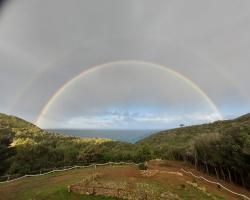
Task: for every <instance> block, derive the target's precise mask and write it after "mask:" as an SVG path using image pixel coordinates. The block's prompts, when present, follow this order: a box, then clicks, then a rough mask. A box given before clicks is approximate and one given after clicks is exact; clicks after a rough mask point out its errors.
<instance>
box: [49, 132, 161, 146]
mask: <svg viewBox="0 0 250 200" xmlns="http://www.w3.org/2000/svg"><path fill="white" fill-rule="evenodd" d="M48 131H50V132H55V133H61V134H65V135H71V136H79V137H89V138H92V137H95V138H109V139H112V140H117V141H124V142H129V143H135V142H137V141H138V140H141V139H143V138H145V137H147V136H149V135H151V134H153V133H157V132H159V131H160V130H155V129H154V130H151V129H150V130H148V129H147V130H141V129H140V130H124V129H122V130H114V129H111V130H107V129H103V130H101V129H97V130H93V129H91V130H86V129H49V130H48Z"/></svg>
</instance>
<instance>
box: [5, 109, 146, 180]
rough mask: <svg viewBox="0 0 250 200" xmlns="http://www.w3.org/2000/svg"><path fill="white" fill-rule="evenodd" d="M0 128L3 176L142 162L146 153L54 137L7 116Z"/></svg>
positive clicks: (105, 143) (106, 141)
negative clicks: (56, 169) (93, 165)
mask: <svg viewBox="0 0 250 200" xmlns="http://www.w3.org/2000/svg"><path fill="white" fill-rule="evenodd" d="M0 127H1V128H0V155H1V157H0V176H3V175H7V174H20V175H23V174H30V173H32V174H35V173H40V172H44V171H46V170H49V169H51V168H58V167H64V166H71V165H75V164H81V165H85V164H90V163H103V162H108V161H135V162H137V161H138V162H139V161H141V160H142V158H143V156H141V155H142V152H143V149H142V150H141V148H138V150H137V147H136V146H135V145H132V144H129V143H125V142H119V141H112V140H110V139H103V138H80V137H73V136H65V135H62V134H56V133H50V132H47V131H44V130H42V129H40V128H38V127H37V126H35V125H33V124H31V123H29V122H26V121H24V120H22V119H19V118H17V117H14V116H8V115H5V114H0ZM0 181H1V180H0Z"/></svg>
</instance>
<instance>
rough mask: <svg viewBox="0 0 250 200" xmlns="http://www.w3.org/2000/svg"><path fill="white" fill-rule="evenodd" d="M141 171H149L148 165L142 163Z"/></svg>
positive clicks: (140, 165)
mask: <svg viewBox="0 0 250 200" xmlns="http://www.w3.org/2000/svg"><path fill="white" fill-rule="evenodd" d="M138 168H139V170H147V169H148V165H147V164H146V163H140V164H139V165H138Z"/></svg>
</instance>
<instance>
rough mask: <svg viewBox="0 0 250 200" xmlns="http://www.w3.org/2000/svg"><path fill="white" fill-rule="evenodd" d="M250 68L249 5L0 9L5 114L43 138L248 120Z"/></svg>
mask: <svg viewBox="0 0 250 200" xmlns="http://www.w3.org/2000/svg"><path fill="white" fill-rule="evenodd" d="M102 65H103V67H100V66H102ZM249 65H250V1H249V0H237V1H235V0H220V1H218V0H209V1H208V0H207V1H200V0H190V1H186V0H126V1H124V0H103V1H100V0H70V1H66V0H53V1H52V0H43V1H39V0H22V1H17V0H16V1H15V0H12V1H6V2H5V3H4V4H3V5H2V7H1V9H0V91H1V98H0V112H2V113H7V114H12V115H17V116H19V117H22V118H24V119H26V120H29V121H32V122H34V123H37V124H38V125H39V126H41V127H43V128H55V127H56V128H115V129H117V128H122V129H127V128H132V129H133V128H136V129H137V128H138V129H141V128H157V129H158V128H161V129H162V128H171V127H176V126H178V125H179V124H180V123H184V124H187V125H189V124H196V123H203V122H210V121H214V120H218V119H221V118H225V119H227V118H232V117H236V116H239V115H241V114H245V113H248V112H250V92H249V91H250V81H249V74H250V66H249ZM96 66H97V67H96ZM98 66H99V67H98ZM89 69H94V70H89ZM84 70H89V71H87V72H86V73H82V74H81V75H79V74H80V73H81V72H83V71H84ZM77 75H79V76H78V77H77V78H75V79H74V77H76V76H77ZM70 80H72V81H70ZM66 83H68V84H66ZM65 84H66V85H67V86H66V87H64V88H63V89H61V90H60V92H57V91H58V90H59V89H60V88H62V86H63V85H65ZM197 88H198V89H197ZM53 96H54V97H53ZM52 97H53V99H52V101H49V100H50V99H51V98H52ZM48 102H49V104H48ZM46 105H47V106H46ZM215 107H216V108H217V109H215ZM40 113H42V115H40ZM39 115H40V117H39Z"/></svg>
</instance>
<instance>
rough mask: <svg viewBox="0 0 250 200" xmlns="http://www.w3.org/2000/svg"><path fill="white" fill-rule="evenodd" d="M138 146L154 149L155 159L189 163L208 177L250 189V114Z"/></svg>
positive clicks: (177, 131)
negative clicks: (214, 177)
mask: <svg viewBox="0 0 250 200" xmlns="http://www.w3.org/2000/svg"><path fill="white" fill-rule="evenodd" d="M138 144H140V145H145V144H146V145H149V146H150V147H151V148H153V152H154V156H155V157H162V158H165V159H176V160H183V161H187V162H189V163H191V164H193V165H194V166H195V168H196V169H198V170H202V171H204V172H206V173H207V174H209V175H214V176H216V177H217V178H221V179H224V180H227V181H230V182H234V183H237V184H240V185H242V186H244V187H248V188H249V187H250V114H248V115H244V116H242V117H240V118H237V119H235V120H226V121H217V122H215V123H211V124H203V125H197V126H190V127H184V128H177V129H173V130H168V131H162V132H160V133H158V134H154V135H151V136H149V137H147V138H145V139H143V140H141V141H139V142H138ZM138 144H137V145H138Z"/></svg>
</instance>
